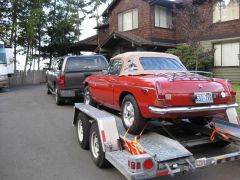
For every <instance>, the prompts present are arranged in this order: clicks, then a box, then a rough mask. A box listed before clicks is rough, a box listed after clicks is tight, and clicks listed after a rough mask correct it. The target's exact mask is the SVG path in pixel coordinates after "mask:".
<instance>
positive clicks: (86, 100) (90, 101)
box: [84, 86, 97, 107]
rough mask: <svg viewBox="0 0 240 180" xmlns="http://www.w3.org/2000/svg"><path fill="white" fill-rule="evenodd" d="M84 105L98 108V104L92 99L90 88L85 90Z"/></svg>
mask: <svg viewBox="0 0 240 180" xmlns="http://www.w3.org/2000/svg"><path fill="white" fill-rule="evenodd" d="M84 103H85V104H88V105H91V106H94V107H96V106H97V103H96V102H95V101H94V100H93V98H92V95H91V92H90V90H89V87H88V86H86V87H85V88H84Z"/></svg>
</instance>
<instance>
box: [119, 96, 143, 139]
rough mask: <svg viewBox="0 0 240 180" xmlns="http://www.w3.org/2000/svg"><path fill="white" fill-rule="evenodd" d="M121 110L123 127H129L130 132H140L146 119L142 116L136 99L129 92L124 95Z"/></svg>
mask: <svg viewBox="0 0 240 180" xmlns="http://www.w3.org/2000/svg"><path fill="white" fill-rule="evenodd" d="M127 106H128V107H127ZM121 110H122V111H121V114H122V123H123V126H124V128H125V129H126V130H128V129H129V133H131V134H135V135H136V134H139V133H141V131H142V130H143V128H144V127H145V125H146V119H144V118H143V117H142V115H141V112H140V109H139V107H138V104H137V101H136V100H135V98H134V97H133V96H132V95H130V94H129V95H126V96H125V97H124V99H123V102H122V105H121ZM131 113H132V114H131ZM132 118H133V119H132Z"/></svg>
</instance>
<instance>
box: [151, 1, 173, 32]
mask: <svg viewBox="0 0 240 180" xmlns="http://www.w3.org/2000/svg"><path fill="white" fill-rule="evenodd" d="M155 26H156V27H162V28H172V11H171V10H170V9H168V8H166V7H162V6H155Z"/></svg>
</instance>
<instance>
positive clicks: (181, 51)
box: [167, 44, 213, 71]
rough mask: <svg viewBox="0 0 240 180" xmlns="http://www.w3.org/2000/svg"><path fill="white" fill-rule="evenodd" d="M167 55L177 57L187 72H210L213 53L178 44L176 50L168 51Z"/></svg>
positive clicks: (199, 47)
mask: <svg viewBox="0 0 240 180" xmlns="http://www.w3.org/2000/svg"><path fill="white" fill-rule="evenodd" d="M167 53H170V54H174V55H176V56H178V57H179V58H180V59H181V61H182V63H183V64H184V65H185V66H186V67H187V69H189V70H200V71H210V70H211V68H212V60H213V52H212V51H207V50H205V49H203V48H202V47H201V46H198V47H195V46H192V45H189V44H178V45H177V46H176V48H173V49H168V50H167ZM196 63H197V64H196ZM196 67H197V69H196Z"/></svg>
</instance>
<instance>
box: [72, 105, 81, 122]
mask: <svg viewBox="0 0 240 180" xmlns="http://www.w3.org/2000/svg"><path fill="white" fill-rule="evenodd" d="M79 113H80V110H79V109H77V108H76V107H74V117H73V122H72V125H73V126H76V125H77V117H78V114H79Z"/></svg>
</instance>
